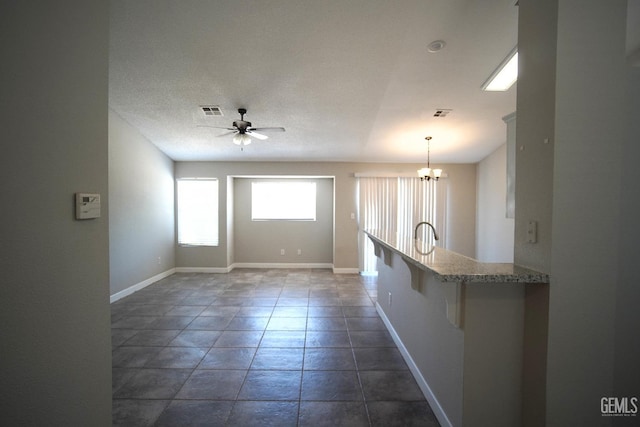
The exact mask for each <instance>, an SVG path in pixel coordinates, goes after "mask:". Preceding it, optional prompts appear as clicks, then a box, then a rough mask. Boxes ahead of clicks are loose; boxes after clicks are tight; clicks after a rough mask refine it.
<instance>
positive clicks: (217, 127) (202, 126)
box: [196, 125, 236, 131]
mask: <svg viewBox="0 0 640 427" xmlns="http://www.w3.org/2000/svg"><path fill="white" fill-rule="evenodd" d="M196 127H198V128H214V129H226V130H233V131H235V130H236V128H230V127H223V126H209V125H196Z"/></svg>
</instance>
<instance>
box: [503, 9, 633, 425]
mask: <svg viewBox="0 0 640 427" xmlns="http://www.w3.org/2000/svg"><path fill="white" fill-rule="evenodd" d="M626 10H627V2H626V1H624V0H612V1H609V2H583V1H578V0H563V1H555V0H548V1H544V2H541V1H539V0H538V1H533V0H523V1H520V29H519V39H520V40H519V49H520V52H521V58H523V60H522V62H521V63H520V66H521V75H520V78H519V82H518V131H517V138H518V141H517V144H518V146H520V145H521V144H522V143H524V144H526V147H525V151H524V152H518V160H517V171H518V176H517V193H518V196H517V203H518V204H517V209H516V243H515V245H516V251H515V257H516V262H519V263H523V264H529V265H534V266H538V267H540V268H541V269H543V270H545V271H548V272H550V274H551V284H550V286H549V340H548V352H547V376H546V380H547V386H546V393H547V396H546V404H547V408H546V424H547V425H549V426H566V425H612V424H614V425H618V424H619V425H628V424H627V423H632V422H633V421H636V420H633V419H631V418H626V419H624V418H620V419H615V420H614V419H612V418H610V417H602V416H601V414H600V406H599V403H600V399H601V398H602V397H609V396H610V397H625V396H631V395H636V396H637V391H638V389H639V388H638V387H640V381H639V379H638V369H637V360H640V354H639V353H640V351H639V345H638V334H637V325H638V324H640V314H639V313H640V312H639V311H638V310H637V307H638V305H639V304H640V295H639V292H638V286H637V280H636V278H635V275H636V273H635V272H634V270H635V269H636V268H637V265H638V263H639V260H638V255H637V253H638V251H637V242H638V239H639V238H640V227H639V225H638V221H637V217H638V202H639V200H638V199H639V197H640V193H639V192H638V191H637V179H638V172H637V165H635V163H637V159H638V148H637V141H638V140H639V139H640V129H639V128H638V125H637V124H635V123H634V122H637V117H638V116H640V102H639V101H638V99H639V93H640V91H639V88H640V76H639V75H638V74H639V73H638V70H637V69H632V68H631V67H630V66H628V65H627V64H626V63H625V27H626ZM576 12H579V13H576ZM556 25H557V41H556V40H554V38H553V37H551V35H552V34H553V28H555V27H556ZM540 28H546V29H547V31H540ZM554 46H557V54H556V53H554V52H553V51H554V49H553V48H554ZM549 111H554V112H555V115H554V117H548V112H549ZM523 124H524V126H523ZM549 135H552V140H551V143H550V144H544V143H543V142H542V141H541V138H542V137H548V136H549ZM530 148H533V149H532V150H530ZM527 153H528V154H527ZM630 156H633V157H630ZM632 159H633V160H632ZM525 171H526V173H522V172H525ZM593 171H602V172H603V173H604V174H600V173H597V172H596V173H591V172H593ZM547 172H549V173H551V174H552V175H553V182H552V185H551V187H549V183H548V182H547V178H545V177H544V174H546V173H547ZM521 173H522V174H521ZM605 176H606V178H605ZM523 199H524V200H525V201H524V202H523V203H522V204H520V201H521V200H523ZM550 206H551V207H552V210H551V212H552V221H551V220H550V218H549V217H548V214H547V210H548V207H550ZM542 211H544V212H542ZM535 218H540V221H541V224H542V225H543V226H544V228H543V230H540V229H539V230H540V231H541V232H542V233H541V235H540V237H541V238H542V239H543V240H542V241H541V242H540V244H539V245H527V244H525V243H523V241H522V239H519V235H520V236H522V229H521V228H522V227H521V226H522V223H523V221H526V220H527V219H535ZM549 227H551V229H550V230H549ZM551 240H552V245H550V243H551ZM634 329H635V330H636V331H635V332H634Z"/></svg>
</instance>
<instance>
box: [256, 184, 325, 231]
mask: <svg viewBox="0 0 640 427" xmlns="http://www.w3.org/2000/svg"><path fill="white" fill-rule="evenodd" d="M251 219H252V220H253V221H273V220H289V221H315V220H316V183H315V182H301V181H256V182H252V183H251Z"/></svg>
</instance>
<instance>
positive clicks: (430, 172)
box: [418, 136, 442, 181]
mask: <svg viewBox="0 0 640 427" xmlns="http://www.w3.org/2000/svg"><path fill="white" fill-rule="evenodd" d="M425 139H426V140H427V167H426V168H422V169H419V170H418V175H419V176H420V181H425V180H426V181H429V180H430V179H434V180H435V181H437V180H438V179H439V178H440V176H441V175H442V169H431V162H430V160H431V159H430V158H429V157H430V148H431V147H430V145H431V137H430V136H428V137H426V138H425Z"/></svg>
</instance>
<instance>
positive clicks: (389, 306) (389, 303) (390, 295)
mask: <svg viewBox="0 0 640 427" xmlns="http://www.w3.org/2000/svg"><path fill="white" fill-rule="evenodd" d="M389 307H391V292H389Z"/></svg>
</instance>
